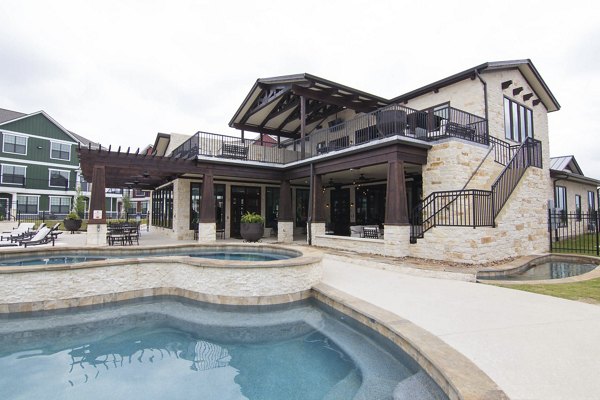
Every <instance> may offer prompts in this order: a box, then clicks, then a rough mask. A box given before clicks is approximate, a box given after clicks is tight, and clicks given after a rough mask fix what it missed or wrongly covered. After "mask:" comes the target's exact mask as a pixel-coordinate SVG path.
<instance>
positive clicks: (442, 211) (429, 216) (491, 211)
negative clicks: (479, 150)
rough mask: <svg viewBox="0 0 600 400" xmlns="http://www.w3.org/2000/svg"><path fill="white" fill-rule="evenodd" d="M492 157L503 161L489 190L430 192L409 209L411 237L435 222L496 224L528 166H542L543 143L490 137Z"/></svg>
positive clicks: (415, 239)
mask: <svg viewBox="0 0 600 400" xmlns="http://www.w3.org/2000/svg"><path fill="white" fill-rule="evenodd" d="M490 144H491V145H492V146H493V147H494V159H495V161H496V162H497V163H500V164H502V165H504V169H503V170H502V172H501V173H500V174H499V175H498V177H497V178H496V180H495V181H494V183H493V184H492V187H491V190H479V189H462V190H451V191H440V192H433V193H431V194H430V195H429V196H427V197H426V198H425V199H423V200H422V201H421V202H420V203H419V204H418V205H417V206H416V207H415V208H414V209H413V211H412V214H411V232H410V241H411V243H416V241H417V239H421V238H423V237H424V234H425V232H427V231H428V230H429V229H431V228H433V227H436V226H463V227H472V228H476V227H482V226H495V224H496V217H497V216H498V214H499V213H500V211H501V210H502V208H503V207H504V205H505V204H506V202H507V201H508V199H509V198H510V196H511V194H512V193H513V191H514V190H515V188H516V187H517V185H518V184H519V181H520V180H521V178H522V177H523V175H524V174H525V171H526V170H527V168H529V167H537V168H541V167H542V143H541V142H540V141H539V140H536V139H533V138H527V139H526V140H525V141H524V142H523V143H521V144H519V145H511V144H509V143H507V142H505V141H503V140H500V139H496V138H492V137H490Z"/></svg>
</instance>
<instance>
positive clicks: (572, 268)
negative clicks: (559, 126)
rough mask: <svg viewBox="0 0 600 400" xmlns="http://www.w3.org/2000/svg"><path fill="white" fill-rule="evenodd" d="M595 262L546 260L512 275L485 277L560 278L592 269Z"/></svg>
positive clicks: (528, 279)
mask: <svg viewBox="0 0 600 400" xmlns="http://www.w3.org/2000/svg"><path fill="white" fill-rule="evenodd" d="M596 267H597V266H596V265H595V264H577V263H572V262H556V261H552V262H547V263H543V264H538V265H535V266H533V267H531V268H529V269H528V270H526V271H524V272H522V273H519V274H514V275H504V276H489V277H486V278H485V279H492V280H503V281H537V280H546V279H562V278H568V277H571V276H577V275H582V274H585V273H587V272H590V271H592V270H594V269H595V268H596Z"/></svg>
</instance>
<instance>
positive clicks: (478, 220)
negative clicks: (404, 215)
mask: <svg viewBox="0 0 600 400" xmlns="http://www.w3.org/2000/svg"><path fill="white" fill-rule="evenodd" d="M493 225H494V219H493V215H492V192H491V191H489V190H478V189H467V190H449V191H442V192H433V193H431V194H430V195H429V196H427V197H426V198H425V199H423V201H422V202H421V203H420V204H419V205H418V206H417V207H415V209H414V210H413V212H412V215H411V239H418V238H422V237H423V235H424V234H425V232H427V231H428V230H429V229H431V228H433V227H435V226H463V227H473V228H476V227H480V226H493Z"/></svg>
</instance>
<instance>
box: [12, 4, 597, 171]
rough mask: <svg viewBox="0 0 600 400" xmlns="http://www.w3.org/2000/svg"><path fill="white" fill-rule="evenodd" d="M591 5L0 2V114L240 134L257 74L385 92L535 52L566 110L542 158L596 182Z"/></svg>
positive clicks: (107, 131) (109, 128)
mask: <svg viewBox="0 0 600 400" xmlns="http://www.w3.org/2000/svg"><path fill="white" fill-rule="evenodd" d="M599 4H600V3H599V2H598V1H589V2H586V1H579V0H576V1H568V2H557V1H552V2H550V1H525V0H520V1H512V0H503V1H497V2H483V1H472V2H469V1H447V0H445V1H431V0H429V1H423V0H419V1H413V2H408V1H400V0H395V1H377V0H371V1H357V0H344V1H326V0H320V1H313V0H304V1H302V2H288V1H283V0H280V1H257V0H246V1H235V2H234V1H215V0H210V1H180V0H171V1H141V0H140V1H127V0H119V1H108V0H103V1H94V2H92V1H60V0H53V1H27V0H17V1H13V0H2V1H1V2H0V17H1V21H2V23H0V108H6V109H10V110H15V111H21V112H26V113H29V112H34V111H39V110H44V111H46V112H47V113H48V114H50V115H51V116H52V117H54V118H55V119H56V120H57V121H58V122H60V123H61V124H62V125H63V126H65V127H66V128H67V129H70V130H72V131H74V132H77V133H79V134H80V135H83V136H85V137H87V138H89V139H91V140H93V141H97V142H100V143H102V144H103V145H109V144H112V145H113V147H115V146H118V145H122V146H132V147H136V148H137V147H138V146H139V147H143V146H145V145H147V144H150V143H153V141H154V138H155V136H156V133H157V132H166V133H170V132H177V133H185V134H193V133H194V132H196V131H198V130H203V131H208V132H215V133H222V134H228V135H235V134H236V133H237V131H235V130H233V129H231V128H229V127H228V122H229V120H230V119H231V117H232V116H233V114H234V112H235V111H236V110H237V107H238V106H239V105H240V103H241V102H242V101H243V99H244V97H245V96H246V94H247V93H248V91H249V90H250V88H251V86H252V84H253V83H254V82H255V80H256V79H257V78H261V77H271V76H278V75H287V74H293V73H301V72H309V73H311V74H314V75H317V76H321V77H323V78H326V79H329V80H332V81H335V82H338V83H341V84H344V85H348V86H351V87H354V88H357V89H360V90H363V91H366V92H369V93H372V94H376V95H379V96H382V97H386V98H391V97H395V96H398V95H400V94H402V93H405V92H408V91H410V90H412V89H415V88H418V87H420V86H422V85H425V84H427V83H431V82H433V81H435V80H438V79H441V78H444V77H446V76H449V75H452V74H454V73H456V72H459V71H462V70H464V69H467V68H470V67H473V66H475V65H479V64H481V63H483V62H486V61H500V60H513V59H523V58H530V59H531V60H532V61H533V63H534V64H535V66H536V67H537V69H538V70H539V72H540V73H541V75H542V77H543V78H544V80H545V81H546V83H547V84H548V86H549V87H550V89H551V90H552V92H553V93H554V95H555V96H556V98H557V99H558V101H559V103H560V104H561V106H562V109H561V110H560V111H558V112H555V113H551V114H550V115H549V122H550V140H551V148H550V153H551V155H552V156H559V155H569V154H573V155H575V156H576V158H577V160H578V162H579V165H580V166H581V168H582V169H583V172H584V173H585V174H586V175H587V176H592V177H595V178H598V179H600V23H599V22H600V5H599Z"/></svg>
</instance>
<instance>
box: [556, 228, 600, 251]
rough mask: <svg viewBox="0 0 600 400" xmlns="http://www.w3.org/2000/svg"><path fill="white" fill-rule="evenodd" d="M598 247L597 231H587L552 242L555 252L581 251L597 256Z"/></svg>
mask: <svg viewBox="0 0 600 400" xmlns="http://www.w3.org/2000/svg"><path fill="white" fill-rule="evenodd" d="M597 248H598V243H597V241H596V234H595V233H586V234H584V235H579V236H575V237H571V238H568V239H563V240H560V241H558V242H552V252H553V253H579V254H588V255H592V256H595V255H597V254H596V251H597Z"/></svg>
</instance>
